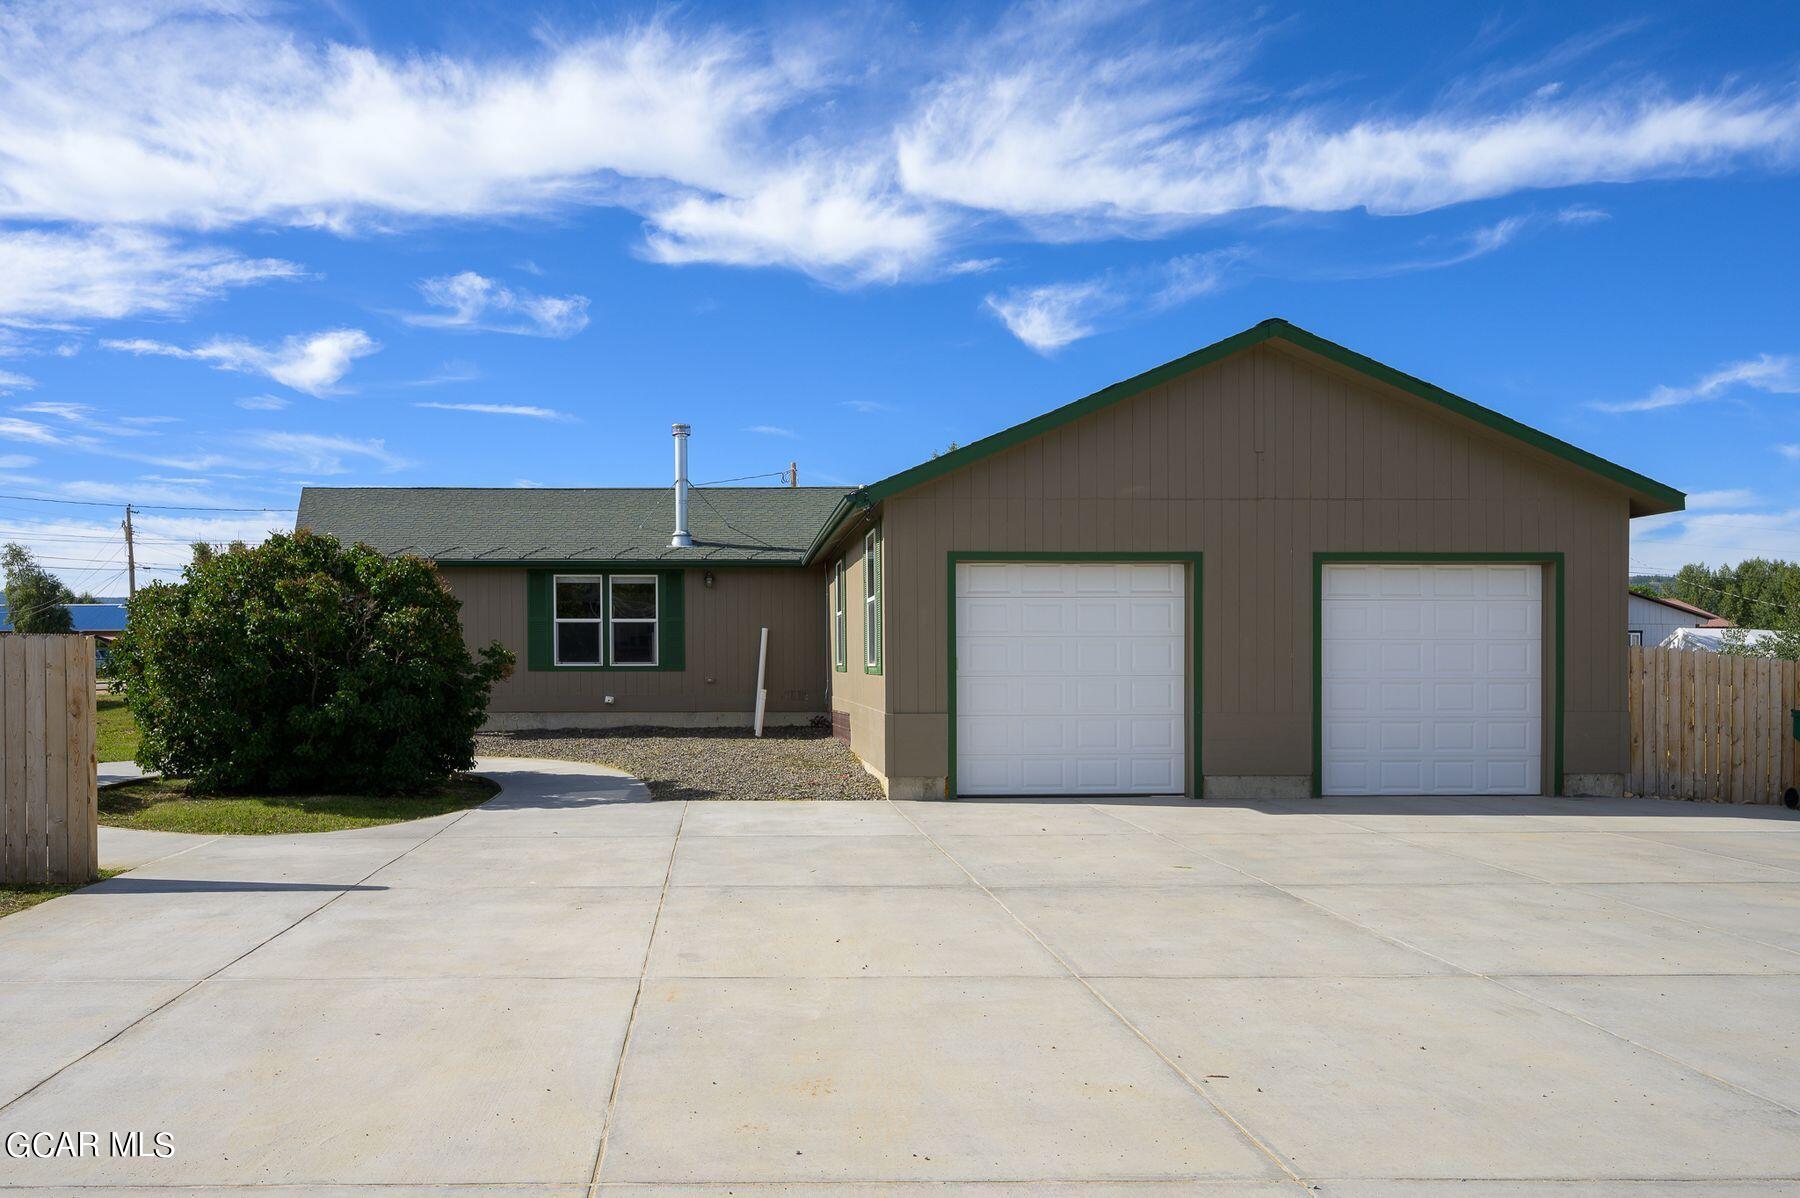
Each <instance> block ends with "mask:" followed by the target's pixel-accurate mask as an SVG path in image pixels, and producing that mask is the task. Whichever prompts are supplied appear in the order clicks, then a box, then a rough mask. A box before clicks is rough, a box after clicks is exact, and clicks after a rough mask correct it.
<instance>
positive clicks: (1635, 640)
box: [1625, 628, 1644, 645]
mask: <svg viewBox="0 0 1800 1198" xmlns="http://www.w3.org/2000/svg"><path fill="white" fill-rule="evenodd" d="M1625 643H1626V644H1628V645H1641V644H1643V643H1644V630H1643V629H1642V628H1633V629H1632V630H1631V631H1629V632H1627V633H1626V634H1625Z"/></svg>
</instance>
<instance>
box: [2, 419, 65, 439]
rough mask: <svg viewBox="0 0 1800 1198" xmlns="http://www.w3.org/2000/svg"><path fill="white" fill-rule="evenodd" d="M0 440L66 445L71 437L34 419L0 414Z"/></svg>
mask: <svg viewBox="0 0 1800 1198" xmlns="http://www.w3.org/2000/svg"><path fill="white" fill-rule="evenodd" d="M0 441H23V442H25V443H27V444H30V445H67V444H70V441H71V438H70V437H69V435H68V434H67V433H64V432H61V431H59V430H57V429H54V428H51V427H50V426H49V425H47V424H40V423H39V422H37V421H35V420H21V419H19V418H18V417H17V416H0Z"/></svg>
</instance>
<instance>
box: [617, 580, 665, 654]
mask: <svg viewBox="0 0 1800 1198" xmlns="http://www.w3.org/2000/svg"><path fill="white" fill-rule="evenodd" d="M609 586H610V595H609V599H610V605H609V606H610V609H611V613H612V664H613V665H615V666H653V665H655V664H656V651H657V644H656V576H655V575H654V574H615V575H613V576H612V578H611V580H610V583H609Z"/></svg>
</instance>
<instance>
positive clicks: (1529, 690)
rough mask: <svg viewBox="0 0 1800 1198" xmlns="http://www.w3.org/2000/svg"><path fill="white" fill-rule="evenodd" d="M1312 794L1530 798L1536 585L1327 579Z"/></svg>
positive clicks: (1508, 571) (1539, 594)
mask: <svg viewBox="0 0 1800 1198" xmlns="http://www.w3.org/2000/svg"><path fill="white" fill-rule="evenodd" d="M1321 581H1322V583H1323V595H1322V597H1321V605H1322V610H1321V612H1320V615H1321V625H1322V632H1323V635H1324V642H1325V643H1324V658H1323V665H1322V672H1321V677H1320V683H1321V688H1322V693H1321V696H1320V698H1321V700H1322V709H1321V718H1320V733H1321V761H1320V768H1321V772H1322V776H1321V778H1320V789H1321V790H1322V791H1323V792H1324V793H1325V794H1328V795H1333V794H1337V795H1352V794H1355V795H1367V794H1421V795H1433V794H1437V795H1444V794H1537V793H1538V791H1539V789H1540V787H1541V777H1542V775H1541V768H1540V767H1541V759H1542V757H1541V755H1542V752H1543V748H1542V744H1541V742H1542V739H1543V699H1544V687H1543V614H1544V608H1543V571H1542V568H1541V567H1539V566H1535V565H1497V566H1475V565H1470V566H1423V565H1421V566H1397V565H1383V566H1374V565H1367V566H1364V565H1357V566H1350V565H1345V566H1329V565H1328V566H1326V567H1325V569H1324V574H1323V578H1322V580H1321Z"/></svg>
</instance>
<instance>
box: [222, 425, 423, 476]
mask: <svg viewBox="0 0 1800 1198" xmlns="http://www.w3.org/2000/svg"><path fill="white" fill-rule="evenodd" d="M243 440H244V442H245V444H247V445H251V446H254V447H255V448H257V449H262V450H266V451H268V452H270V453H273V454H276V455H278V460H277V461H276V463H275V465H274V468H275V469H277V470H280V471H282V472H283V473H285V474H345V473H348V472H349V470H350V466H349V465H347V464H346V463H347V461H349V460H359V461H362V462H364V463H367V464H372V465H375V466H378V467H380V468H381V469H383V470H389V471H392V470H404V469H405V468H406V467H408V466H410V465H412V464H413V463H411V462H409V461H407V460H406V459H405V458H402V457H400V456H399V455H397V454H393V453H390V452H388V448H387V443H386V442H384V441H382V440H380V439H371V440H367V441H358V440H356V439H355V438H353V437H341V436H335V435H332V434H327V433H283V432H255V433H246V434H245V435H244V437H243Z"/></svg>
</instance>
